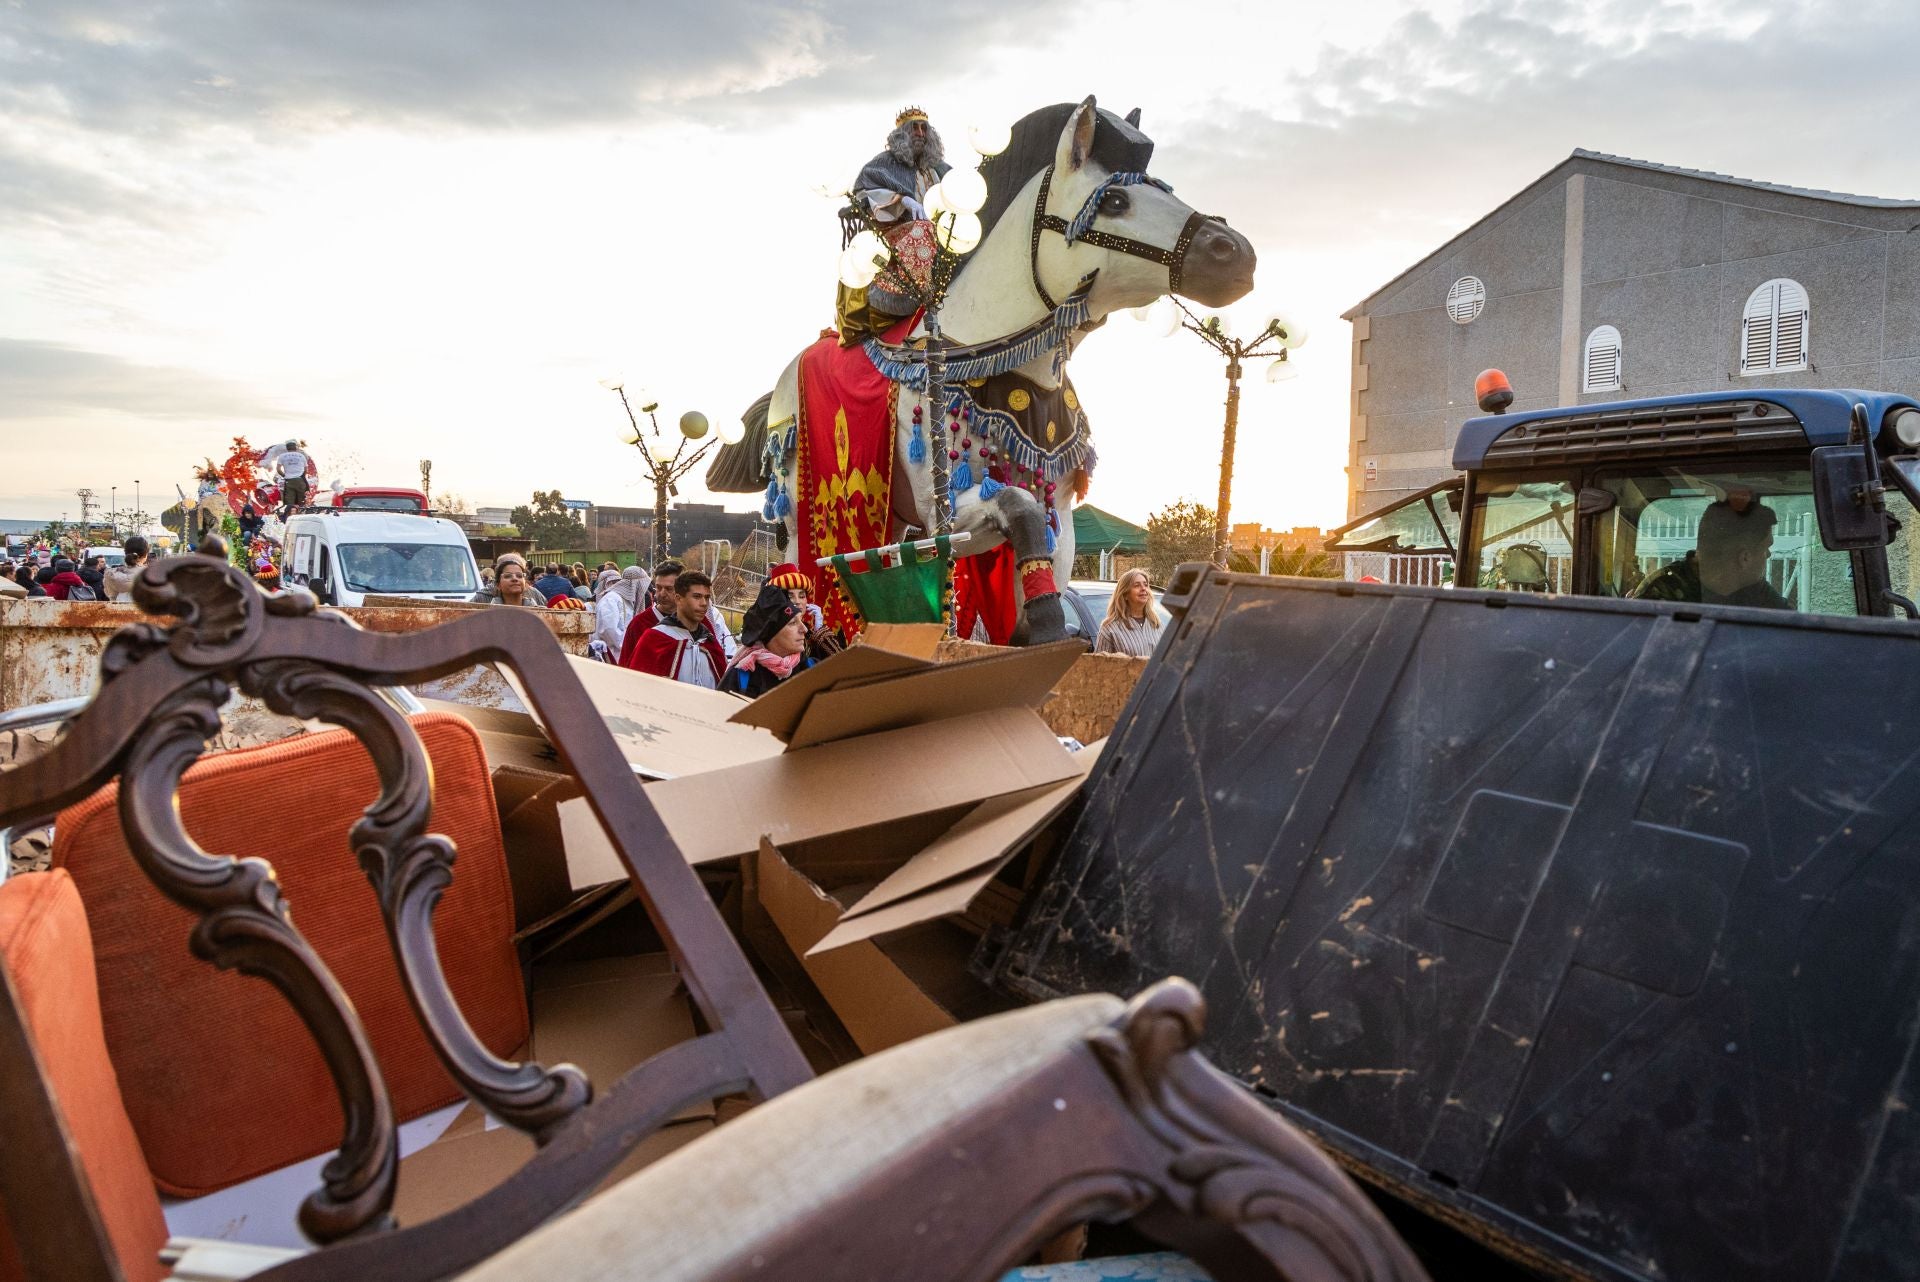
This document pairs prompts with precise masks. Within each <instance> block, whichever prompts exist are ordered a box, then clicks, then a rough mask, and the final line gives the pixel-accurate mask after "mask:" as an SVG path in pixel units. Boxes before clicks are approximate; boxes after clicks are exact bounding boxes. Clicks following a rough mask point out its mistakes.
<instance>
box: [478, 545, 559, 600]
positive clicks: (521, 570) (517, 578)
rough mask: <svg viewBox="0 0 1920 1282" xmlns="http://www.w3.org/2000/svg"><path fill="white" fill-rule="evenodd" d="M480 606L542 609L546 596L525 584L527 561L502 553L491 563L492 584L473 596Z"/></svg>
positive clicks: (510, 553) (515, 554)
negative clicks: (516, 606) (521, 606)
mask: <svg viewBox="0 0 1920 1282" xmlns="http://www.w3.org/2000/svg"><path fill="white" fill-rule="evenodd" d="M473 599H474V600H475V601H477V602H479V603H480V604H481V605H531V606H536V607H544V606H545V605H546V604H547V598H546V596H545V595H544V594H543V593H542V592H541V591H540V589H538V588H536V587H534V586H533V584H531V583H529V582H527V561H526V558H525V557H523V556H521V555H520V554H519V553H518V552H502V553H501V554H500V555H499V556H497V557H495V558H494V561H493V582H492V583H489V584H487V585H486V586H485V587H483V588H481V589H480V590H479V591H478V592H476V593H474V594H473Z"/></svg>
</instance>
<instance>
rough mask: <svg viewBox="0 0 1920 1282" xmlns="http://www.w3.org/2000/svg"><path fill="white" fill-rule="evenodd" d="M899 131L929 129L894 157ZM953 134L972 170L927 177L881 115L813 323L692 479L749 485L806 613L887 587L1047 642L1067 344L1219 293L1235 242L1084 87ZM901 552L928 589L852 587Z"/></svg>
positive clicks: (931, 172)
mask: <svg viewBox="0 0 1920 1282" xmlns="http://www.w3.org/2000/svg"><path fill="white" fill-rule="evenodd" d="M916 126H917V128H916ZM915 134H917V135H920V136H922V137H925V138H929V139H930V140H931V145H929V146H926V147H925V148H924V149H923V150H922V151H920V152H918V153H915V152H912V151H905V150H903V149H902V147H901V146H900V145H899V144H900V141H901V140H902V139H903V138H911V137H912V136H913V135H915ZM974 144H975V146H976V147H977V148H978V149H979V150H980V151H981V152H982V154H983V155H984V156H985V158H984V160H983V161H982V163H981V164H980V165H979V167H978V169H971V168H958V169H951V170H949V169H948V168H947V166H946V165H945V163H944V160H943V159H941V157H940V154H939V140H938V135H937V134H935V133H933V131H932V129H931V126H930V125H928V124H927V122H926V117H925V115H924V113H921V112H919V111H918V109H915V108H909V109H908V110H906V111H903V112H902V113H901V114H900V117H899V118H897V119H896V122H895V136H894V138H893V139H890V146H889V151H888V152H886V153H882V155H881V156H878V157H876V158H875V160H874V161H873V162H872V163H870V164H869V165H868V166H867V167H866V168H865V169H864V170H863V171H862V173H861V175H860V177H859V179H857V180H856V182H855V184H854V188H855V189H854V190H853V191H850V192H849V193H848V205H847V207H846V209H844V210H843V211H842V215H841V226H842V232H843V245H844V248H843V251H842V254H841V257H840V278H841V279H840V286H841V288H840V295H839V307H838V316H837V323H836V327H835V329H834V330H831V331H828V332H826V333H823V334H822V335H821V337H820V338H819V339H818V340H816V341H815V342H814V343H813V344H811V345H810V346H809V347H808V348H807V349H806V350H805V351H804V352H802V353H801V354H800V355H799V356H798V357H796V358H795V359H794V360H793V361H792V362H791V363H790V364H789V365H788V366H787V368H786V369H785V370H784V371H783V372H782V374H781V375H780V378H779V380H778V381H777V383H776V384H775V387H774V389H773V391H772V393H771V394H770V396H769V397H767V398H765V408H764V410H763V409H762V408H761V407H760V406H758V405H756V406H755V407H754V409H753V410H752V411H750V412H749V415H748V423H749V429H750V430H749V432H748V434H747V437H746V439H745V440H744V441H743V442H742V443H741V444H739V445H736V446H730V447H728V448H727V449H726V450H724V451H722V454H721V457H720V458H719V459H717V460H716V462H715V464H714V468H713V470H712V471H711V472H710V473H709V483H710V484H711V485H713V486H714V487H715V488H717V489H722V490H729V491H733V492H749V491H760V492H762V493H763V496H764V497H763V508H762V515H763V516H765V517H766V518H767V519H768V520H771V521H776V522H778V523H779V525H780V527H781V529H782V531H783V534H784V538H785V539H787V540H790V541H791V542H792V543H793V544H795V545H797V546H794V547H792V549H791V554H792V555H794V556H795V558H796V559H797V560H798V561H799V562H800V563H801V564H802V565H811V566H816V567H818V568H819V569H821V570H822V571H825V570H829V569H830V570H831V571H832V572H833V575H832V577H833V579H834V581H835V583H836V586H837V590H836V591H832V592H829V593H827V594H826V602H825V604H826V607H827V611H828V618H829V621H830V622H831V623H832V624H833V625H834V626H837V627H840V628H843V629H845V630H846V631H847V632H849V633H855V632H857V631H858V630H859V629H860V627H861V626H862V624H863V623H864V622H866V621H868V620H869V618H870V617H873V616H875V612H876V610H879V611H883V612H884V611H886V610H887V609H888V607H889V606H890V605H893V604H896V603H897V598H901V597H906V598H911V599H912V600H913V601H915V602H918V603H921V605H922V608H925V605H924V603H926V602H932V604H933V608H934V609H935V610H936V611H938V612H939V614H941V615H948V616H950V617H951V619H952V622H953V624H954V626H955V628H956V630H957V631H958V632H959V634H960V635H961V636H973V637H978V638H980V639H983V640H990V641H992V642H995V643H997V644H1008V643H1029V644H1034V643H1044V642H1048V641H1054V640H1058V639H1060V638H1061V637H1062V636H1063V635H1064V630H1065V629H1064V621H1063V616H1062V612H1061V605H1060V600H1059V591H1058V585H1059V584H1060V583H1062V582H1064V581H1065V580H1066V579H1067V577H1068V576H1069V572H1070V570H1071V567H1072V564H1073V552H1074V545H1073V521H1072V509H1073V504H1074V502H1075V501H1076V500H1077V499H1078V498H1081V497H1084V496H1085V494H1086V492H1087V485H1088V482H1089V478H1090V476H1091V474H1092V471H1093V468H1094V465H1095V462H1096V455H1095V451H1094V448H1093V442H1092V439H1091V434H1090V429H1089V426H1088V418H1087V414H1086V411H1085V408H1084V407H1083V406H1082V404H1081V402H1080V398H1079V394H1078V392H1077V391H1076V390H1075V389H1074V387H1073V384H1072V381H1071V379H1069V378H1068V376H1067V368H1066V367H1067V362H1068V359H1069V357H1070V356H1071V355H1072V353H1073V351H1074V349H1075V347H1076V346H1077V345H1078V344H1079V343H1080V342H1081V341H1082V340H1083V339H1084V338H1085V337H1086V336H1087V335H1088V334H1089V333H1091V332H1092V331H1093V330H1094V329H1097V328H1098V327H1099V326H1100V325H1101V324H1103V323H1104V322H1105V321H1106V319H1107V317H1108V316H1109V315H1111V314H1112V313H1114V312H1116V311H1119V310H1122V309H1129V308H1138V307H1143V306H1145V305H1148V304H1151V303H1153V302H1154V301H1155V300H1157V299H1159V298H1161V297H1164V296H1166V295H1168V294H1170V293H1173V294H1180V295H1183V296H1185V297H1187V298H1190V299H1193V300H1194V301H1196V302H1199V303H1201V304H1204V305H1206V306H1215V307H1217V306H1224V305H1226V304H1228V303H1231V302H1234V301H1235V300H1237V299H1239V298H1241V297H1244V296H1245V295H1246V294H1247V292H1248V291H1249V290H1250V289H1252V287H1253V273H1254V257H1255V256H1254V251H1253V247H1252V245H1251V244H1250V243H1249V242H1248V241H1247V239H1246V238H1245V237H1244V236H1242V235H1240V233H1238V232H1236V231H1234V230H1233V229H1232V228H1231V227H1229V226H1228V225H1227V223H1226V221H1225V220H1224V219H1222V218H1218V217H1215V216H1211V215H1207V214H1202V213H1200V212H1198V211H1196V210H1195V209H1193V208H1192V207H1191V206H1189V205H1188V204H1186V203H1185V202H1184V201H1182V200H1181V199H1180V198H1179V197H1177V196H1175V195H1174V193H1173V189H1172V188H1171V187H1170V186H1169V185H1168V184H1167V183H1165V182H1162V181H1161V180H1159V179H1157V178H1155V177H1153V176H1152V175H1150V174H1149V173H1148V164H1149V162H1150V160H1151V159H1152V155H1153V141H1152V139H1150V138H1149V137H1147V135H1146V134H1144V133H1142V132H1141V130H1140V113H1139V111H1138V110H1135V111H1133V112H1131V113H1129V114H1128V115H1127V116H1126V117H1124V118H1123V117H1121V116H1118V115H1115V114H1114V113H1112V112H1109V111H1105V110H1102V109H1101V108H1099V107H1098V105H1097V104H1096V103H1095V101H1094V100H1093V99H1092V98H1091V97H1089V98H1087V99H1086V100H1085V101H1083V102H1081V103H1077V104H1074V103H1062V104H1058V105H1056V106H1052V107H1044V108H1041V109H1040V110H1038V111H1034V112H1032V113H1030V114H1028V115H1027V116H1026V117H1024V118H1023V119H1022V120H1020V121H1019V122H1018V123H1017V124H1016V125H1014V126H1013V127H1012V129H1011V130H1010V131H1009V132H1008V133H1007V135H1006V136H1005V137H1004V138H992V137H989V136H987V135H985V134H983V133H979V132H976V133H975V135H974ZM889 196H893V197H897V199H894V200H889V199H888V197H889ZM896 205H897V206H901V207H902V208H900V209H899V210H898V211H897V214H896V216H894V217H892V218H890V219H889V218H888V217H887V214H888V213H889V212H890V211H892V210H893V207H894V206H896ZM784 546H787V545H786V544H785V543H783V547H784ZM949 556H954V557H957V561H956V563H955V564H954V569H953V585H952V591H951V601H950V602H949V601H948V600H947V599H946V597H947V595H948V594H947V592H946V590H945V582H944V578H945V569H946V563H947V558H948V557H949ZM916 563H918V564H916ZM922 567H928V568H930V569H931V571H932V575H931V578H932V581H933V583H932V586H931V587H928V586H926V584H925V583H924V582H923V583H922V584H921V585H918V586H916V587H914V588H913V589H911V590H909V591H905V592H886V591H882V590H880V589H879V585H878V584H869V583H867V582H865V581H863V580H864V579H865V578H866V576H867V575H868V574H870V573H872V572H874V571H879V572H881V573H883V574H884V573H887V572H897V571H905V572H907V573H909V574H911V573H913V572H915V571H916V570H919V569H921V568H922ZM883 598H884V599H883ZM878 617H880V618H883V619H887V620H888V621H899V616H898V615H891V614H887V613H881V614H880V615H879V616H878Z"/></svg>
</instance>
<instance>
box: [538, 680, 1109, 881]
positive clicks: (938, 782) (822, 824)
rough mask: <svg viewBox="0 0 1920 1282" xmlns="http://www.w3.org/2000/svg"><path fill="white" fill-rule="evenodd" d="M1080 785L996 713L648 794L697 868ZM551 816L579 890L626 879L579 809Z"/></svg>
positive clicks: (1030, 732)
mask: <svg viewBox="0 0 1920 1282" xmlns="http://www.w3.org/2000/svg"><path fill="white" fill-rule="evenodd" d="M848 653H853V652H852V651H849V652H848ZM836 662H837V660H836ZM1078 774H1079V768H1078V767H1077V766H1076V765H1075V764H1074V759H1073V755H1072V754H1071V753H1069V752H1068V751H1067V750H1066V749H1065V748H1063V747H1061V746H1060V741H1059V740H1058V739H1056V738H1055V737H1054V735H1053V732H1052V731H1051V730H1049V729H1047V726H1046V723H1045V722H1043V721H1042V720H1040V717H1039V715H1038V714H1037V713H1035V712H1034V711H1033V710H1032V709H1030V708H994V709H990V710H988V711H984V712H976V713H974V714H972V715H970V716H964V717H952V718H948V719H946V720H943V721H936V722H932V723H930V724H926V725H917V726H908V727H905V728H903V729H899V730H888V731H883V732H881V733H879V734H870V735H862V736H860V737H858V738H855V739H847V740H842V741H840V742H837V743H828V744H821V745H819V746H818V747H813V748H805V749H801V750H799V751H795V752H789V753H786V754H784V755H782V756H778V757H774V758H772V759H771V760H766V761H756V762H752V763H750V764H747V765H743V766H736V767H734V768H733V769H731V770H724V771H712V772H708V773H706V774H697V775H690V776H686V777H684V778H679V779H669V780H662V781H660V782H656V783H650V784H648V785H646V789H647V796H648V797H649V798H650V799H651V800H652V801H653V804H654V806H655V808H656V809H657V810H658V811H659V813H660V818H661V820H662V822H664V823H665V824H666V827H667V831H668V832H670V833H671V834H672V835H673V838H674V841H675V842H676V843H677V844H678V845H679V847H680V850H681V853H682V854H683V855H684V856H685V857H686V859H687V861H688V862H689V863H694V864H701V863H709V862H712V861H714V860H719V859H729V858H735V857H739V856H744V855H751V854H752V853H754V851H756V850H757V849H758V848H759V844H760V838H761V836H762V835H763V834H765V835H768V836H771V837H772V839H773V840H774V842H775V843H776V844H781V843H789V842H797V841H805V840H809V839H811V838H814V837H823V836H829V835H831V834H833V833H836V832H846V831H849V830H851V829H855V828H866V827H870V826H873V825H876V824H884V823H889V822H893V821H897V820H902V819H907V818H910V817H912V816H915V815H919V814H923V813H926V812H929V811H936V810H945V809H949V808H951V807H954V806H963V805H968V804H971V803H974V802H979V801H984V800H986V799H987V798H989V797H998V796H1002V795H1004V794H1006V793H1009V792H1018V791H1021V790H1023V789H1026V788H1033V787H1037V786H1039V785H1041V784H1049V783H1059V782H1061V781H1062V780H1065V779H1071V778H1075V777H1077V776H1078ZM559 812H560V823H561V831H562V834H563V836H564V839H565V842H566V853H567V870H568V875H569V877H570V879H571V881H572V884H573V887H574V888H575V889H577V890H579V889H585V888H586V887H588V886H595V885H599V884H601V883H603V882H608V881H615V880H618V879H620V878H622V877H624V876H626V868H625V866H624V865H623V864H621V862H620V859H619V856H618V855H617V854H616V853H615V852H614V849H613V843H612V842H610V841H608V840H607V838H606V835H605V834H604V833H603V832H602V831H601V828H600V824H599V822H598V820H596V819H595V818H594V817H593V813H592V811H591V810H590V809H589V807H588V806H587V803H586V801H585V800H584V799H577V800H573V801H567V802H562V803H561V805H560V807H559Z"/></svg>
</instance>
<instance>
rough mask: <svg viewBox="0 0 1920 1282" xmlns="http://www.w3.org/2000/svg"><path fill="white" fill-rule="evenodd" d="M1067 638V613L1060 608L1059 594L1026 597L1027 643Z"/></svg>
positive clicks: (1043, 643) (1043, 642) (1032, 643)
mask: <svg viewBox="0 0 1920 1282" xmlns="http://www.w3.org/2000/svg"><path fill="white" fill-rule="evenodd" d="M1066 638H1067V613H1066V611H1065V610H1064V609H1063V608H1061V605H1060V594H1059V593H1058V592H1049V593H1047V594H1046V595H1045V596H1036V597H1029V598H1027V644H1028V645H1046V644H1048V643H1049V642H1053V641H1064V640H1066Z"/></svg>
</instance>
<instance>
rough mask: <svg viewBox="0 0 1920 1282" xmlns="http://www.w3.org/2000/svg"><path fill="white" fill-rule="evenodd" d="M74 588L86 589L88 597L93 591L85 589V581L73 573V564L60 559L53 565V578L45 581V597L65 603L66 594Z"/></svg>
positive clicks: (63, 558)
mask: <svg viewBox="0 0 1920 1282" xmlns="http://www.w3.org/2000/svg"><path fill="white" fill-rule="evenodd" d="M75 588H86V590H87V595H88V596H91V595H92V594H93V589H92V588H87V581H86V580H85V579H83V578H81V577H80V576H79V575H78V574H76V573H74V569H73V562H72V561H69V560H67V558H65V557H61V558H60V559H59V560H58V561H55V562H54V563H53V577H52V578H51V579H48V580H47V595H48V596H50V597H52V598H53V599H54V600H56V601H65V600H67V599H68V596H67V594H68V593H69V592H72V591H73V590H74V589H75ZM83 599H84V598H83Z"/></svg>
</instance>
